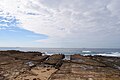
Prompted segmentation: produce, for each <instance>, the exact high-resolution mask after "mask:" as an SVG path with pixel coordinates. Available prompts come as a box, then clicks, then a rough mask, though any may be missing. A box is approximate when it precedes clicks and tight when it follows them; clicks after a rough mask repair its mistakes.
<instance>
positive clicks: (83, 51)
mask: <svg viewBox="0 0 120 80" xmlns="http://www.w3.org/2000/svg"><path fill="white" fill-rule="evenodd" d="M82 53H91V51H82Z"/></svg>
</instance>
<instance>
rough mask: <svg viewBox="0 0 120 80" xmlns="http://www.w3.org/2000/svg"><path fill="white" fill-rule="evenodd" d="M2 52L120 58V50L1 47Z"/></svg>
mask: <svg viewBox="0 0 120 80" xmlns="http://www.w3.org/2000/svg"><path fill="white" fill-rule="evenodd" d="M0 50H20V51H39V52H44V53H46V54H65V55H71V54H81V55H103V56H116V57H120V48H32V47H0Z"/></svg>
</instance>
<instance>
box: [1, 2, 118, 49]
mask: <svg viewBox="0 0 120 80" xmlns="http://www.w3.org/2000/svg"><path fill="white" fill-rule="evenodd" d="M119 3H120V1H119V0H0V13H3V12H4V13H6V14H9V15H11V16H13V17H15V18H16V19H18V20H19V27H20V28H23V29H26V30H29V31H32V32H34V33H38V34H45V35H47V36H49V38H48V39H46V40H36V41H37V42H43V43H45V44H46V45H47V44H51V45H54V46H59V47H60V46H67V47H69V46H73V47H80V45H82V47H86V46H87V47H90V46H89V45H93V47H94V46H96V45H99V44H100V45H101V46H104V45H103V44H104V43H103V44H101V43H102V42H106V45H107V46H106V47H108V46H110V45H109V44H110V43H111V45H113V44H118V43H119V41H118V40H119V39H120V37H119V36H118V35H120V16H119V13H120V5H119ZM2 16H5V14H2ZM111 36H113V37H111ZM112 42H116V43H112Z"/></svg>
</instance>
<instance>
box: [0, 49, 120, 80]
mask: <svg viewBox="0 0 120 80" xmlns="http://www.w3.org/2000/svg"><path fill="white" fill-rule="evenodd" d="M26 53H27V54H26ZM65 57H66V56H65V55H64V54H52V55H47V54H44V53H41V52H34V51H33V52H30V51H28V52H24V51H18V50H8V51H0V71H1V72H0V80H6V79H8V80H76V79H78V80H86V79H87V80H120V77H119V75H120V63H119V62H120V57H108V56H100V55H96V56H91V55H86V56H83V55H80V54H73V55H69V59H65Z"/></svg>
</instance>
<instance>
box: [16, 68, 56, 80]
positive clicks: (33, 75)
mask: <svg viewBox="0 0 120 80" xmlns="http://www.w3.org/2000/svg"><path fill="white" fill-rule="evenodd" d="M56 71H57V69H55V68H44V67H36V68H33V69H31V71H30V74H22V75H21V76H19V77H18V78H16V79H15V80H48V78H49V77H50V76H51V74H52V73H54V72H56Z"/></svg>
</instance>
